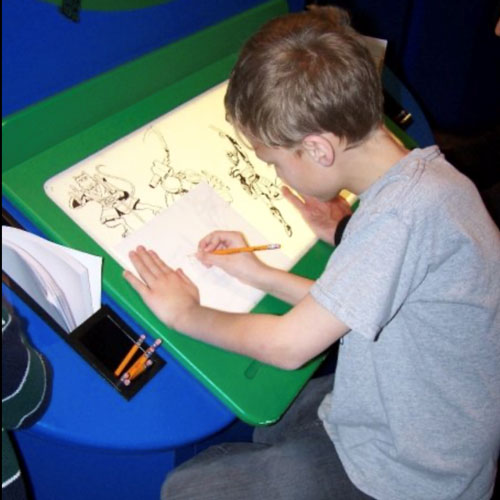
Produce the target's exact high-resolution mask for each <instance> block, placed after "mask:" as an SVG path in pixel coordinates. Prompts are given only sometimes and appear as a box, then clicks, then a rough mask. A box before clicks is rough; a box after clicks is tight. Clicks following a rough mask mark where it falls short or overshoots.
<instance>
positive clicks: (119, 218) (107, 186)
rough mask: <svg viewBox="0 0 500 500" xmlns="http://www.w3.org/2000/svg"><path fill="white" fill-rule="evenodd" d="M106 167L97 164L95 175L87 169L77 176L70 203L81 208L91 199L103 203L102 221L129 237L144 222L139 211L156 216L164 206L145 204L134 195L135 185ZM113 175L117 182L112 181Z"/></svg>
mask: <svg viewBox="0 0 500 500" xmlns="http://www.w3.org/2000/svg"><path fill="white" fill-rule="evenodd" d="M103 167H104V165H97V166H96V167H95V173H94V174H92V175H91V174H88V173H87V172H85V171H83V172H81V173H80V174H78V175H76V176H74V177H73V179H74V180H75V182H76V184H77V186H78V187H75V186H73V185H72V186H70V188H71V191H70V193H69V195H70V199H69V206H70V208H72V209H77V208H82V207H83V206H85V205H86V204H87V203H90V202H94V203H98V204H99V205H100V206H101V215H100V223H101V224H103V225H104V226H106V227H109V228H115V227H120V228H121V230H122V237H126V236H128V234H129V233H130V231H131V230H133V229H135V228H137V227H138V226H139V225H142V224H144V222H145V220H144V219H143V218H142V217H141V216H140V215H139V214H138V212H139V211H149V212H151V213H152V214H153V215H156V214H157V213H158V212H159V211H160V210H161V207H157V206H154V205H149V204H147V203H142V202H141V200H140V199H139V198H137V197H136V196H135V195H134V193H135V187H134V185H133V184H132V183H131V182H129V181H127V180H126V179H123V178H121V177H116V176H112V175H109V174H106V173H104V172H103V171H102V168H103ZM109 178H111V179H114V181H113V182H110V181H109V180H108V179H109ZM117 184H126V187H124V188H120V187H118V185H117Z"/></svg>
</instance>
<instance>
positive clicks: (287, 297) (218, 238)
mask: <svg viewBox="0 0 500 500" xmlns="http://www.w3.org/2000/svg"><path fill="white" fill-rule="evenodd" d="M247 245H248V243H247V241H246V240H245V238H244V236H243V235H242V234H241V233H239V232H237V231H213V232H212V233H210V234H208V235H207V236H205V238H203V239H202V240H201V241H200V243H199V251H198V253H197V255H196V256H197V257H198V259H199V260H200V262H201V263H202V264H204V265H205V266H207V267H211V266H217V267H219V268H220V269H222V270H224V271H225V272H227V273H228V274H230V275H231V276H234V277H235V278H238V279H239V280H240V281H241V282H243V283H246V284H247V285H250V286H253V287H255V288H258V289H259V290H262V291H263V292H266V293H268V294H271V295H273V296H274V297H277V298H278V299H281V300H284V301H285V302H288V303H289V304H297V303H298V302H299V301H300V300H302V299H303V298H304V297H305V296H306V295H307V293H308V292H309V289H310V288H311V286H312V284H313V283H314V282H313V281H312V280H310V279H307V278H304V277H302V276H297V275H295V274H292V273H289V272H288V271H283V270H281V269H276V268H274V267H271V266H268V265H266V264H265V263H264V262H262V261H261V260H260V259H258V258H257V256H256V255H255V254H254V253H252V252H247V253H239V254H233V255H216V254H214V253H213V251H214V250H216V249H219V248H231V247H242V246H247Z"/></svg>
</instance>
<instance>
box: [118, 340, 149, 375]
mask: <svg viewBox="0 0 500 500" xmlns="http://www.w3.org/2000/svg"><path fill="white" fill-rule="evenodd" d="M145 338H146V335H141V336H140V337H139V339H138V340H137V342H136V343H135V344H134V345H133V346H132V348H131V349H130V351H129V352H128V353H127V354H126V355H125V357H124V358H123V360H122V362H121V363H120V364H119V366H118V368H117V369H116V370H115V377H119V376H120V374H121V373H122V371H123V370H124V369H125V367H126V366H127V364H128V362H129V361H130V360H131V359H132V357H133V356H134V354H135V353H136V352H137V349H139V347H140V346H141V344H142V343H143V342H144V339H145Z"/></svg>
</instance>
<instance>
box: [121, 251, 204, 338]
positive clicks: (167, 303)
mask: <svg viewBox="0 0 500 500" xmlns="http://www.w3.org/2000/svg"><path fill="white" fill-rule="evenodd" d="M129 256H130V260H131V261H132V264H133V265H134V267H135V268H136V269H137V272H138V273H139V276H140V277H141V278H142V281H141V280H140V279H138V278H137V277H136V276H134V275H133V274H132V273H131V272H130V271H124V273H123V276H124V278H125V279H126V280H127V281H128V282H129V283H130V285H131V286H132V287H133V288H134V289H135V290H136V292H137V293H138V294H139V295H140V296H141V297H142V300H144V302H145V303H146V305H147V306H148V307H149V308H150V309H151V310H152V311H153V312H154V313H155V314H156V316H158V318H159V319H161V320H162V321H163V322H164V323H165V324H167V325H168V326H171V327H173V328H176V329H178V327H177V326H176V325H178V324H179V319H181V318H182V317H183V315H186V314H189V310H190V309H192V308H194V307H197V306H199V305H200V294H199V291H198V288H197V287H196V285H195V284H194V283H193V282H192V281H191V280H190V279H189V278H188V277H187V276H186V275H185V274H184V272H183V271H182V270H181V269H177V270H174V269H172V268H171V267H169V266H168V265H167V264H165V262H163V260H161V259H160V257H159V256H158V254H156V252H154V251H153V250H146V249H145V248H144V247H142V246H139V247H137V249H136V250H135V251H132V252H130V254H129Z"/></svg>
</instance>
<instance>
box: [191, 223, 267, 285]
mask: <svg viewBox="0 0 500 500" xmlns="http://www.w3.org/2000/svg"><path fill="white" fill-rule="evenodd" d="M245 246H248V242H247V241H246V239H245V237H244V236H243V234H241V233H240V232H237V231H213V232H212V233H210V234H208V235H207V236H205V237H204V238H203V239H202V240H201V241H200V242H199V244H198V252H197V253H196V257H197V258H198V260H199V261H200V262H201V263H202V264H203V265H205V266H207V267H211V266H216V267H220V268H221V269H222V270H223V271H225V272H227V273H228V274H230V275H232V276H234V277H235V278H238V279H239V280H240V281H242V282H244V283H247V284H249V285H253V286H257V287H258V283H259V275H260V274H261V273H262V272H263V271H264V270H265V269H266V268H267V267H268V266H267V265H266V264H264V263H263V262H262V261H261V260H259V259H258V258H257V257H256V255H255V254H254V253H253V252H242V253H234V254H229V255H217V254H214V253H212V252H213V251H214V250H219V249H223V248H237V247H245Z"/></svg>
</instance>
